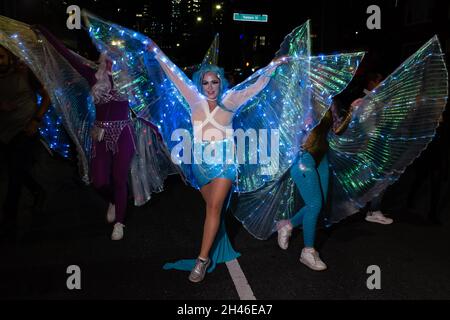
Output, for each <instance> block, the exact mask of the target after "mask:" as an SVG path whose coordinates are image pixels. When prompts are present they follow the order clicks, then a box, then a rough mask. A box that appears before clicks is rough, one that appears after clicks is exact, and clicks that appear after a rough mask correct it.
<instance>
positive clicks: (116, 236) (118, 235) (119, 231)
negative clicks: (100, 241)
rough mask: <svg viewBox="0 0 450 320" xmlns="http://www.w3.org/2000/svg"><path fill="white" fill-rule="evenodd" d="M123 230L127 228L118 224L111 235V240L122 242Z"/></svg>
mask: <svg viewBox="0 0 450 320" xmlns="http://www.w3.org/2000/svg"><path fill="white" fill-rule="evenodd" d="M123 228H125V226H124V225H123V224H121V223H120V222H117V223H116V224H115V225H114V229H113V232H112V233H111V240H121V239H122V238H123Z"/></svg>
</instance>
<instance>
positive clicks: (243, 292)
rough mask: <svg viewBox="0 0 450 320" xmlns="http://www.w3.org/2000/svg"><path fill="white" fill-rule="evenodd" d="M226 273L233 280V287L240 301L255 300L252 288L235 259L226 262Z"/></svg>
mask: <svg viewBox="0 0 450 320" xmlns="http://www.w3.org/2000/svg"><path fill="white" fill-rule="evenodd" d="M226 265H227V268H228V272H230V275H231V279H233V282H234V286H235V287H236V291H237V293H238V295H239V298H240V299H241V300H256V297H255V295H254V294H253V291H252V288H251V287H250V285H249V284H248V281H247V278H246V277H245V274H244V272H243V271H242V269H241V266H240V265H239V262H238V261H237V259H234V260H231V261H228V262H226Z"/></svg>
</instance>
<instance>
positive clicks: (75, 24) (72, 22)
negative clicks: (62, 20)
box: [66, 5, 81, 30]
mask: <svg viewBox="0 0 450 320" xmlns="http://www.w3.org/2000/svg"><path fill="white" fill-rule="evenodd" d="M66 13H67V14H68V15H69V17H68V18H67V21H66V26H67V28H68V29H69V30H73V29H78V30H79V29H81V10H80V7H79V6H76V5H71V6H68V7H67V10H66Z"/></svg>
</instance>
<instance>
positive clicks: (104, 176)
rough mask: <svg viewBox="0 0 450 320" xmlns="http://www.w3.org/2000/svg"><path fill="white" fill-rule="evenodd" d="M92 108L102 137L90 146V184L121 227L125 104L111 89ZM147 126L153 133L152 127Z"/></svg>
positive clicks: (126, 163) (127, 135) (129, 147)
mask: <svg viewBox="0 0 450 320" xmlns="http://www.w3.org/2000/svg"><path fill="white" fill-rule="evenodd" d="M39 30H40V31H41V32H42V33H43V34H44V36H45V37H46V38H47V40H48V41H49V42H50V43H51V44H52V45H53V46H54V47H55V49H56V50H57V51H58V52H59V53H60V54H61V55H62V56H63V57H64V58H65V59H66V60H67V61H68V62H69V63H70V64H71V65H72V67H73V68H74V69H76V70H77V71H78V72H79V73H80V75H82V76H83V77H84V78H85V79H86V80H87V82H88V83H89V86H90V88H91V89H92V88H93V87H94V85H95V84H96V83H97V78H96V73H97V70H95V69H93V68H92V67H90V66H88V65H86V64H84V63H83V62H82V61H81V60H80V59H79V58H78V57H77V56H76V55H74V54H73V53H72V52H70V51H69V50H68V49H67V48H66V47H65V46H64V45H63V44H62V43H61V42H60V41H59V40H58V39H56V38H55V37H54V36H53V35H52V34H51V33H50V32H49V31H47V30H46V29H45V28H43V27H42V26H39ZM108 71H110V69H109V70H108ZM109 80H110V82H111V88H113V86H114V83H113V81H112V77H111V76H110V75H109ZM95 108H96V118H95V122H94V128H93V129H99V128H101V129H104V134H103V136H102V138H101V139H93V142H92V156H91V168H90V169H91V170H90V171H91V181H92V183H93V185H94V187H95V188H96V189H97V190H98V191H99V193H100V194H101V195H102V196H103V197H104V198H105V199H106V200H107V201H109V202H110V203H112V204H114V205H115V207H116V208H115V211H116V222H120V223H122V224H123V223H124V219H125V212H126V205H127V192H128V186H127V182H128V172H129V170H130V164H131V161H132V159H133V156H134V153H135V150H136V146H135V142H134V134H133V128H132V125H131V119H130V117H129V104H128V100H127V99H126V97H121V96H120V95H119V94H118V93H117V92H116V91H115V90H114V89H111V91H110V92H109V93H108V94H107V95H106V97H101V99H99V101H95ZM147 124H148V125H150V124H149V123H147ZM150 126H151V127H152V129H153V130H155V128H154V127H153V126H152V125H150ZM101 129H100V130H101Z"/></svg>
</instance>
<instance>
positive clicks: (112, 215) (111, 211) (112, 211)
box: [106, 203, 116, 223]
mask: <svg viewBox="0 0 450 320" xmlns="http://www.w3.org/2000/svg"><path fill="white" fill-rule="evenodd" d="M115 220H116V206H115V205H113V204H112V203H110V204H109V207H108V212H107V213H106V221H108V223H113V222H114V221H115Z"/></svg>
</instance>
